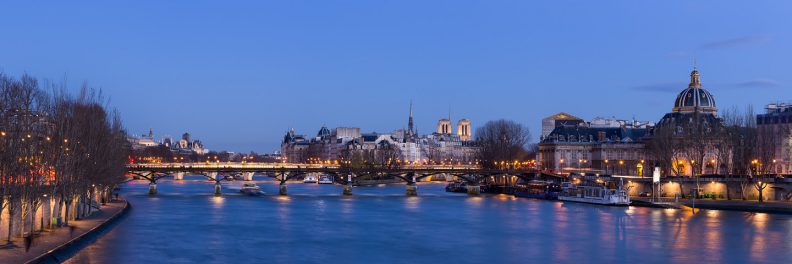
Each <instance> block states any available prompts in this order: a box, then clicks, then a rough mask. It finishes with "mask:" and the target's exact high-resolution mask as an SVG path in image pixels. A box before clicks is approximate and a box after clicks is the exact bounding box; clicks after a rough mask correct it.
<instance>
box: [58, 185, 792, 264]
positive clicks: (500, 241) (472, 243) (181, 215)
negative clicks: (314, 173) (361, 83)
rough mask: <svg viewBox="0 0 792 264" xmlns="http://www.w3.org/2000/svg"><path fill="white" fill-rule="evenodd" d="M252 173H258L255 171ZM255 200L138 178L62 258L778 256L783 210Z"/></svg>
mask: <svg viewBox="0 0 792 264" xmlns="http://www.w3.org/2000/svg"><path fill="white" fill-rule="evenodd" d="M257 179H259V178H257ZM261 180H262V181H259V185H260V186H261V187H262V188H263V190H264V191H265V192H266V194H265V195H264V196H260V197H249V196H242V195H239V194H238V193H237V190H235V188H236V189H238V188H239V185H240V184H241V183H240V182H232V183H224V185H223V191H224V192H225V193H224V195H223V196H222V197H214V196H213V195H211V193H212V189H213V184H212V183H210V182H206V181H201V180H200V178H190V177H187V180H185V181H179V182H173V181H161V182H160V184H159V186H158V187H159V194H158V195H157V196H152V197H150V196H148V195H147V194H146V193H147V190H148V184H147V183H146V182H142V181H140V182H131V183H129V184H127V185H124V186H123V190H122V192H121V194H122V195H123V196H125V197H127V199H128V200H129V201H130V203H131V204H132V205H133V209H132V210H131V211H130V214H129V215H128V216H127V217H125V218H124V219H123V220H122V221H121V222H120V223H119V224H118V225H116V226H115V227H114V228H113V229H112V230H111V231H110V232H108V233H107V234H105V235H104V236H103V237H101V238H99V239H98V240H97V241H96V242H95V243H93V244H91V245H90V246H88V247H86V248H85V249H83V250H82V251H80V252H78V253H77V254H76V255H75V256H73V257H72V258H71V259H69V261H68V262H69V263H265V262H266V263H532V262H554V263H639V262H640V263H770V262H775V263H789V261H792V216H790V215H773V214H754V213H741V212H727V211H706V210H704V211H701V212H700V213H698V214H696V215H692V214H691V213H689V212H686V211H681V210H670V209H668V210H665V209H650V208H638V207H629V208H618V207H605V206H595V205H586V204H571V203H561V202H552V201H540V200H531V199H522V198H513V197H511V196H505V195H499V196H481V197H468V196H467V195H465V194H455V193H446V192H445V191H444V190H443V187H444V185H442V184H420V185H419V187H418V193H419V196H418V197H405V196H404V185H388V186H380V187H358V188H354V191H353V192H354V195H353V196H351V197H344V196H342V195H341V191H342V188H341V186H337V185H317V184H302V183H293V184H289V189H288V190H289V194H290V195H289V196H287V197H281V196H278V195H276V194H277V187H278V186H277V184H276V183H275V182H273V181H266V180H263V178H262V179H261Z"/></svg>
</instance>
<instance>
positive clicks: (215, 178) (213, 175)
mask: <svg viewBox="0 0 792 264" xmlns="http://www.w3.org/2000/svg"><path fill="white" fill-rule="evenodd" d="M206 176H207V177H209V178H211V179H212V180H217V172H207V173H206Z"/></svg>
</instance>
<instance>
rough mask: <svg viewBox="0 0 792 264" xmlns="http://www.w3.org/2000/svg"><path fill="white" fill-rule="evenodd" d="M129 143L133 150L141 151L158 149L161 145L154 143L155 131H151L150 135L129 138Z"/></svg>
mask: <svg viewBox="0 0 792 264" xmlns="http://www.w3.org/2000/svg"><path fill="white" fill-rule="evenodd" d="M127 141H129V143H130V144H131V146H132V150H141V149H145V148H148V147H156V146H158V145H159V143H157V142H156V141H154V131H153V130H152V129H149V132H148V134H147V135H146V134H144V135H140V136H129V137H127Z"/></svg>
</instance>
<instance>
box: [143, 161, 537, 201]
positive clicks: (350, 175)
mask: <svg viewBox="0 0 792 264" xmlns="http://www.w3.org/2000/svg"><path fill="white" fill-rule="evenodd" d="M537 173H538V171H537V170H536V169H534V168H527V167H512V166H508V167H502V168H481V167H478V166H474V165H402V166H373V165H363V166H345V165H334V164H307V163H253V162H223V163H211V162H206V163H141V164H128V165H127V175H128V176H130V177H135V178H140V179H146V180H148V181H149V182H150V183H149V194H152V195H154V194H156V193H157V181H158V180H160V179H163V178H172V179H174V180H183V179H184V175H202V176H204V177H206V178H207V179H208V180H212V181H214V182H215V195H221V188H220V183H221V182H222V181H224V180H227V179H228V178H229V177H228V176H237V177H241V178H242V180H245V181H250V180H253V175H254V174H263V175H267V176H269V177H272V178H274V179H276V180H278V181H280V188H279V189H280V194H281V195H286V193H287V192H286V189H287V187H286V183H287V181H289V180H298V179H301V178H303V177H305V175H308V174H324V175H332V176H334V177H333V178H334V179H335V182H336V183H337V184H342V185H344V186H345V187H344V194H352V184H353V183H354V182H355V181H356V180H366V179H377V178H397V179H400V180H401V181H403V182H405V183H406V184H407V190H406V194H407V195H417V186H416V185H415V183H416V182H418V181H420V180H421V179H424V178H426V177H430V176H433V175H446V176H454V177H456V178H457V179H460V180H464V181H466V182H467V183H468V186H469V188H468V191H469V193H471V194H478V193H479V189H478V186H479V185H480V184H481V183H482V182H484V181H485V180H486V178H487V177H494V176H502V175H508V176H511V177H518V178H523V179H533V178H534V177H535V176H537Z"/></svg>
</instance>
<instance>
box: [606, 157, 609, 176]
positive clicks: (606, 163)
mask: <svg viewBox="0 0 792 264" xmlns="http://www.w3.org/2000/svg"><path fill="white" fill-rule="evenodd" d="M605 174H609V173H608V160H605Z"/></svg>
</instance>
